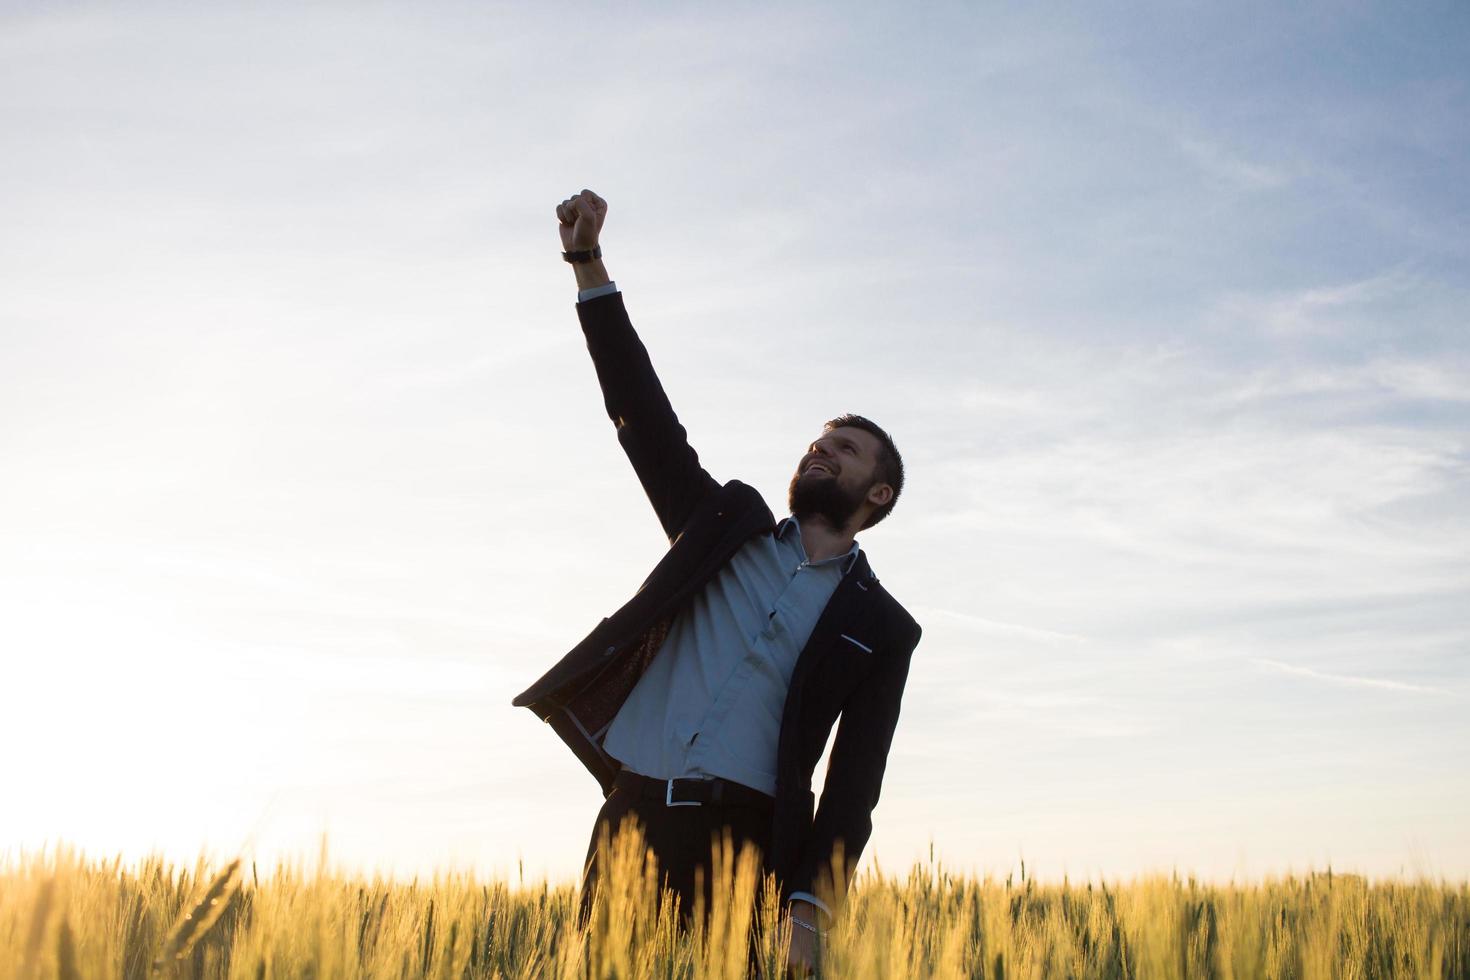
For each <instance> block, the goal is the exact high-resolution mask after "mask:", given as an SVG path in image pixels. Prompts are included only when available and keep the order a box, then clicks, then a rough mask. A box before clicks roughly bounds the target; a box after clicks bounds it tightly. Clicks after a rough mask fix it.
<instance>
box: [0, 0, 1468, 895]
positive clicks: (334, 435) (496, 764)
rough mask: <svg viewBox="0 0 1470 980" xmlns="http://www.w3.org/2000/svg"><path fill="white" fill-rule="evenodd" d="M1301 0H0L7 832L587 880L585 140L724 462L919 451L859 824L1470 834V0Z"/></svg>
mask: <svg viewBox="0 0 1470 980" xmlns="http://www.w3.org/2000/svg"><path fill="white" fill-rule="evenodd" d="M1290 6H1291V7H1292V8H1293V9H1292V10H1291V11H1285V10H1283V9H1280V7H1281V5H1276V4H1260V5H1251V4H1229V5H1203V4H1198V5H1196V4H1158V5H1151V4H1134V5H1131V6H1117V7H1110V8H1109V9H1108V10H1106V11H1103V10H1102V9H1100V8H1098V9H1094V5H1086V6H1084V5H1076V7H1075V8H1074V9H1071V10H1066V9H1041V8H1038V7H1036V6H1034V5H1028V6H1027V7H1026V8H1025V9H1024V10H1019V11H1018V10H1011V9H1007V8H1003V7H1000V6H999V5H996V6H994V7H990V8H985V7H977V6H972V5H942V4H935V5H924V8H923V9H922V10H915V9H913V8H912V6H911V5H899V4H892V5H884V6H870V5H861V4H852V3H843V4H836V3H833V4H825V5H819V4H810V5H788V4H771V5H766V6H762V5H742V6H741V7H740V8H739V9H732V8H731V7H729V6H728V5H722V6H720V7H718V8H717V7H716V6H715V5H713V4H689V5H674V4H641V5H640V4H630V5H620V6H619V7H618V8H617V9H616V10H615V11H614V10H611V9H609V8H607V7H606V5H586V6H565V5H550V4H543V5H531V4H505V5H499V6H496V5H490V4H463V5H460V4H399V5H372V6H365V5H359V4H350V5H347V4H344V5H340V6H332V5H326V4H320V5H311V6H310V9H305V7H304V5H297V4H276V5H272V4H251V5H249V6H248V7H246V6H245V5H243V4H242V5H239V6H237V7H234V8H230V7H228V6H225V5H209V6H208V8H207V9H206V8H205V7H202V6H199V5H184V4H176V5H149V4H142V3H140V4H128V5H126V6H117V5H108V6H103V5H89V4H77V3H55V4H15V3H8V4H5V5H4V6H3V7H0V214H3V216H4V218H3V221H0V285H3V288H0V651H3V653H0V655H3V674H0V676H3V679H4V683H3V711H0V742H3V744H4V745H5V746H6V747H7V751H6V760H7V762H6V766H5V769H6V772H5V775H4V789H3V794H4V796H5V797H6V802H5V804H4V805H3V807H0V853H3V852H7V851H8V852H12V853H13V852H14V851H15V850H16V849H18V848H22V847H37V846H40V845H41V844H43V843H45V842H48V841H57V840H66V841H70V842H74V843H77V844H80V845H82V846H84V847H85V848H87V849H88V850H90V851H93V852H96V853H101V854H113V853H119V852H120V853H123V854H126V855H136V854H140V853H143V852H146V851H148V850H155V849H156V850H162V851H164V852H165V853H167V854H169V855H170V856H174V857H179V858H190V857H192V856H194V855H196V854H198V853H200V851H201V849H208V850H210V851H211V853H216V854H224V853H232V852H235V851H238V850H240V849H241V848H249V849H251V853H254V854H258V855H261V856H262V857H265V858H269V857H271V856H273V855H274V856H278V855H283V854H310V853H315V851H316V848H317V842H318V841H319V839H320V837H321V835H322V834H323V833H325V834H326V835H327V838H328V842H329V848H330V851H331V853H332V854H334V855H335V856H336V857H337V858H338V859H339V860H340V861H342V862H344V863H348V864H352V865H355V866H360V867H378V868H382V869H385V870H394V871H397V872H401V873H411V872H414V871H423V870H427V869H430V868H434V867H446V866H457V867H470V868H475V869H478V870H481V871H484V872H486V873H500V872H505V871H507V870H509V871H511V872H512V873H514V869H515V868H516V867H517V863H518V862H521V863H522V864H523V866H524V869H525V874H526V876H527V877H528V878H530V877H532V876H537V875H541V874H549V875H551V876H553V877H554V878H562V879H570V878H571V876H572V875H573V874H574V873H575V871H576V869H577V868H578V866H579V864H580V861H581V858H582V855H583V851H584V849H585V847H586V842H587V836H588V833H589V832H590V830H591V823H592V819H593V816H594V814H595V813H596V811H597V808H598V806H599V805H600V802H601V795H600V793H599V791H598V788H597V786H596V783H595V782H594V781H593V780H592V778H591V777H590V776H589V775H588V774H587V773H586V771H585V770H584V769H583V768H582V767H581V765H580V764H579V763H578V762H577V761H576V760H575V759H574V758H573V757H572V755H571V754H570V753H569V752H568V751H567V750H566V748H565V746H564V745H563V744H562V743H561V742H560V741H559V740H558V739H557V738H556V737H555V736H554V735H553V734H552V732H551V731H550V730H549V729H548V728H547V727H546V726H544V725H543V724H541V723H540V722H539V721H538V720H537V719H536V718H535V717H534V716H533V715H532V714H531V713H530V712H528V711H526V710H524V709H516V708H512V707H511V706H510V700H511V698H512V696H513V695H514V694H516V693H517V692H519V691H520V690H521V689H523V688H524V687H526V686H528V685H529V684H530V683H531V681H533V680H535V679H536V678H537V677H538V676H540V674H541V673H542V672H543V671H544V670H545V669H546V668H547V667H549V666H550V664H551V663H553V662H554V661H555V660H556V659H557V658H558V657H559V656H560V655H561V654H562V653H563V652H564V651H565V650H566V649H568V648H570V647H571V646H572V645H573V644H574V643H575V642H576V641H577V640H579V639H580V638H581V637H582V636H583V635H584V634H585V633H586V632H587V630H588V629H589V628H591V626H592V625H594V624H595V623H596V622H597V621H598V619H599V618H600V617H601V616H604V615H606V614H608V613H609V612H610V611H611V610H612V609H613V608H616V607H617V606H618V605H619V604H621V602H622V601H623V600H624V599H625V598H626V597H627V596H628V595H629V594H631V592H632V591H633V590H634V589H635V588H636V586H637V584H638V583H639V582H640V581H641V580H642V578H643V576H644V574H645V573H646V571H647V569H648V568H649V567H651V565H652V564H653V562H654V561H656V560H657V558H658V557H659V555H660V554H661V551H662V549H663V547H664V542H663V539H662V536H661V534H660V532H659V528H658V524H657V522H656V520H655V519H654V517H653V515H652V512H651V511H650V510H649V509H648V507H647V504H646V501H645V500H644V499H643V497H642V495H641V492H640V490H639V488H638V485H637V483H636V481H635V479H634V477H633V475H632V473H631V471H630V470H629V468H628V466H627V464H626V461H625V460H624V458H623V457H622V456H621V454H620V452H619V449H618V446H617V442H616V439H615V438H614V434H613V429H612V426H611V424H610V423H609V422H608V420H607V418H606V416H605V415H604V414H603V410H602V405H601V398H600V394H599V392H598V389H597V385H596V381H595V378H594V376H593V372H592V369H591V366H590V363H589V361H588V359H587V356H586V351H585V347H584V345H583V342H582V338H581V334H580V331H579V329H578V327H577V322H576V316H575V311H574V309H573V302H574V286H573V280H572V276H571V273H570V271H569V270H568V268H567V266H566V265H565V263H563V262H562V261H561V259H560V257H559V255H558V252H559V250H560V244H559V241H558V238H557V233H556V227H555V218H554V215H553V210H554V207H555V205H556V204H557V203H558V202H559V201H561V200H562V199H563V198H565V197H566V196H568V195H569V194H571V193H574V192H575V191H578V190H580V189H581V188H583V187H590V188H593V189H594V190H596V191H597V192H599V193H600V194H602V195H603V196H604V197H606V198H607V200H608V201H609V204H610V212H609V216H608V219H607V226H606V228H605V231H604V236H603V244H604V249H605V251H606V258H607V264H608V267H609V269H610V271H611V273H612V275H613V277H614V278H615V279H616V280H617V282H618V283H619V285H620V287H621V288H622V289H623V291H624V297H625V300H626V302H627V305H628V307H629V310H630V312H631V313H632V316H633V319H634V323H635V324H636V325H637V326H638V328H639V330H640V332H641V333H642V334H643V336H644V338H645V340H646V341H647V343H648V346H649V348H650V350H651V351H652V352H653V356H654V360H655V364H656V366H657V367H658V368H659V370H660V373H661V375H662V377H663V380H664V384H665V386H666V388H667V389H668V390H669V392H670V395H671V397H672V398H673V401H674V403H675V406H676V408H677V409H678V410H679V412H680V415H681V417H682V419H683V420H684V421H685V423H686V425H687V427H688V429H689V431H690V433H691V437H692V439H693V441H694V443H695V445H696V448H698V449H699V451H700V453H701V455H702V457H703V459H704V460H705V462H706V464H707V465H708V466H709V468H710V470H711V471H712V473H713V474H714V475H715V476H716V477H717V478H719V479H730V478H735V477H738V478H741V479H743V480H745V481H747V482H750V483H752V484H754V485H756V486H758V487H760V488H761V489H762V490H763V491H764V492H765V494H766V495H767V497H768V499H769V501H770V503H771V504H772V507H773V508H775V509H777V511H778V513H780V512H782V511H781V510H780V508H781V506H782V505H783V503H784V488H785V485H786V482H787V479H788V478H789V475H790V472H791V469H792V467H793V466H794V465H795V463H796V461H797V459H798V458H799V456H800V455H801V451H802V449H803V447H804V446H805V444H806V442H807V441H809V440H810V439H811V438H812V437H813V436H814V434H815V433H816V432H817V431H818V429H819V427H820V423H821V421H822V420H823V419H826V418H829V417H831V416H833V415H836V414H839V413H841V412H844V411H855V412H860V413H863V414H866V415H870V416H872V417H873V418H875V419H877V420H879V421H880V422H881V423H882V424H884V425H885V426H886V427H888V428H889V429H890V431H892V432H893V433H894V434H895V437H896V438H897V440H898V444H899V446H900V448H901V449H902V450H903V452H904V456H905V460H906V462H907V465H908V469H909V474H910V475H909V481H910V482H909V486H908V489H907V490H906V491H905V493H904V496H903V499H902V501H901V502H900V505H899V506H898V508H897V509H896V510H895V511H894V513H893V516H892V517H891V518H890V519H889V521H887V522H886V523H884V524H883V525H882V526H881V527H880V528H877V529H874V530H872V531H870V532H867V533H865V534H864V535H862V536H861V537H860V539H859V540H860V542H861V543H862V545H863V546H864V548H865V549H866V550H867V552H868V554H869V557H870V559H871V561H872V564H873V567H874V569H875V570H876V571H877V573H878V575H879V576H880V577H881V578H882V579H883V581H884V583H885V585H887V586H888V588H889V589H890V590H891V591H892V592H893V593H894V595H895V596H897V597H898V598H899V600H900V601H901V602H903V603H904V604H905V605H906V606H907V607H908V608H909V609H910V610H911V611H912V612H913V613H914V614H915V616H916V617H917V618H918V619H919V620H920V621H921V622H922V623H923V624H924V626H925V633H924V639H923V642H922V643H921V645H920V647H919V649H918V651H917V652H916V654H915V660H914V664H913V669H912V673H911V675H910V680H909V686H908V689H907V693H906V696H905V701H904V713H903V717H902V719H901V721H900V724H899V730H898V735H897V738H896V740H895V742H894V746H893V751H892V755H891V757H890V760H889V766H888V776H887V778H886V781H885V784H884V794H883V800H882V802H881V804H880V805H879V807H878V810H877V811H876V812H875V814H874V823H875V831H874V834H873V838H872V841H871V843H870V845H869V847H868V850H867V852H866V854H865V857H866V859H867V860H869V861H871V860H872V859H873V857H874V856H875V855H876V858H877V860H878V861H879V862H880V863H881V864H882V866H883V867H884V868H885V869H896V868H903V867H905V866H907V864H908V863H909V862H911V861H913V860H915V859H918V858H920V857H923V858H926V859H927V855H928V848H929V844H930V842H931V841H932V842H933V844H934V848H935V851H936V854H937V855H938V856H939V857H940V858H941V859H942V860H944V861H945V862H946V863H947V864H949V865H951V866H953V867H956V868H958V869H962V870H973V871H977V872H984V871H993V872H996V873H1001V874H1003V873H1005V872H1006V871H1007V870H1009V869H1011V868H1013V867H1015V866H1016V865H1017V864H1018V862H1019V861H1020V860H1021V859H1022V858H1024V859H1025V860H1026V863H1027V867H1028V870H1030V871H1034V872H1036V873H1039V874H1041V875H1043V876H1054V877H1060V876H1061V875H1062V874H1064V873H1065V874H1069V875H1071V876H1072V877H1073V878H1077V877H1081V876H1086V875H1093V876H1096V875H1105V876H1127V875H1133V874H1138V873H1143V872H1148V871H1159V870H1163V871H1168V870H1170V869H1179V870H1181V871H1193V872H1196V873H1199V874H1201V875H1205V876H1211V877H1217V878H1228V877H1230V876H1236V877H1242V876H1250V877H1255V876H1261V875H1266V874H1274V873H1283V872H1286V871H1303V870H1306V869H1308V868H1312V867H1322V866H1325V865H1327V864H1329V863H1330V864H1331V865H1332V866H1333V867H1334V868H1336V869H1339V870H1358V871H1363V872H1366V873H1369V874H1373V875H1390V874H1398V873H1408V874H1417V873H1429V874H1435V875H1440V874H1443V875H1449V876H1453V877H1463V876H1465V875H1470V833H1467V831H1466V830H1465V827H1467V826H1470V767H1467V766H1466V764H1465V758H1466V756H1467V752H1470V602H1467V598H1470V271H1467V270H1470V182H1467V181H1466V180H1465V176H1464V175H1465V173H1466V172H1467V171H1470V67H1467V66H1470V12H1467V9H1466V8H1465V7H1464V6H1463V5H1461V4H1456V3H1450V2H1444V3H1426V4H1418V5H1413V6H1410V7H1403V6H1390V5H1383V6H1381V7H1374V6H1372V5H1368V4H1359V3H1344V4H1296V5H1290ZM553 8H554V9H553ZM819 772H820V770H819Z"/></svg>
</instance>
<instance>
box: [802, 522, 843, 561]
mask: <svg viewBox="0 0 1470 980" xmlns="http://www.w3.org/2000/svg"><path fill="white" fill-rule="evenodd" d="M796 523H797V525H798V526H799V527H800V528H801V546H802V548H803V549H804V550H805V551H806V560H807V561H824V560H825V559H828V558H835V557H837V556H838V555H845V554H847V553H848V552H849V551H851V550H852V540H853V537H854V536H855V531H854V530H853V529H850V528H839V529H834V528H833V527H832V525H831V524H829V523H827V521H826V520H824V519H823V518H820V517H798V518H797V519H796Z"/></svg>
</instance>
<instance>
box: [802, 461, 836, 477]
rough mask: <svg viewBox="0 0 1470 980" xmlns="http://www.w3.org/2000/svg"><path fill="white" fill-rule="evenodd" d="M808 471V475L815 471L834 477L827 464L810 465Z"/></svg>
mask: <svg viewBox="0 0 1470 980" xmlns="http://www.w3.org/2000/svg"><path fill="white" fill-rule="evenodd" d="M806 471H807V472H808V473H811V472H813V471H815V472H818V473H826V474H827V475H828V476H833V475H834V474H833V473H832V471H831V470H830V469H828V468H827V464H826V463H812V464H810V465H808V466H807V468H806Z"/></svg>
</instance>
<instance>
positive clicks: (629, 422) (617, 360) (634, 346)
mask: <svg viewBox="0 0 1470 980" xmlns="http://www.w3.org/2000/svg"><path fill="white" fill-rule="evenodd" d="M577 316H578V318H579V319H580V320H581V322H582V332H583V333H584V334H585V335H586V337H587V350H588V352H589V353H590V354H591V355H592V364H593V366H594V367H595V368H596V369H597V381H598V383H599V384H600V385H602V399H603V403H604V404H605V405H606V407H607V415H608V418H610V419H611V420H612V423H613V425H614V426H616V427H617V432H618V442H619V443H620V444H621V445H622V447H623V452H625V453H627V454H628V460H629V461H630V462H631V463H632V464H633V471H634V472H635V473H637V474H638V480H639V482H640V483H642V484H643V490H644V492H645V493H647V494H648V500H649V503H651V504H653V510H654V513H655V514H657V515H658V519H659V523H660V524H661V525H663V529H664V534H665V535H666V536H667V537H668V539H669V540H670V541H673V540H674V539H675V538H676V537H678V536H679V533H680V531H682V530H683V528H684V525H685V524H686V523H687V522H688V520H689V517H690V515H691V514H693V512H694V508H695V506H696V505H698V503H699V502H700V500H702V499H703V498H704V497H705V495H706V494H709V493H711V492H713V491H714V490H717V489H718V488H719V484H718V483H717V482H716V481H715V479H714V478H713V477H711V476H710V475H709V473H708V472H707V471H706V470H705V469H704V467H702V466H701V465H700V464H699V456H698V454H696V453H695V451H694V449H693V447H691V446H690V445H689V439H688V435H687V433H685V431H684V427H683V426H682V425H680V424H679V419H678V417H677V416H676V415H675V414H674V409H673V406H671V405H670V404H669V399H668V396H667V395H666V394H664V389H663V385H662V384H660V383H659V380H658V375H657V374H655V373H654V370H653V363H652V361H650V360H649V357H648V351H647V349H646V348H644V346H643V342H642V341H641V340H639V339H638V334H637V333H635V332H634V330H633V324H632V323H631V322H630V321H629V319H628V312H627V310H626V309H625V308H624V306H623V295H622V293H611V294H609V295H607V296H599V297H597V298H596V299H591V300H588V301H586V302H584V303H578V304H577Z"/></svg>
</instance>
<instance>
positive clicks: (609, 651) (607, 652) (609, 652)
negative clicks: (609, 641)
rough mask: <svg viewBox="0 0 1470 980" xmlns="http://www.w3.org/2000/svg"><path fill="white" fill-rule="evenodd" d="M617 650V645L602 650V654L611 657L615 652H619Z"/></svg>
mask: <svg viewBox="0 0 1470 980" xmlns="http://www.w3.org/2000/svg"><path fill="white" fill-rule="evenodd" d="M617 650H618V648H617V647H608V648H607V649H606V650H604V651H602V655H603V656H604V657H611V656H612V655H613V654H614V653H616V652H617Z"/></svg>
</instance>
